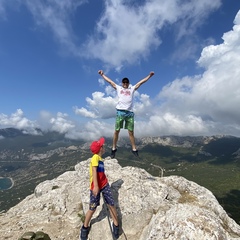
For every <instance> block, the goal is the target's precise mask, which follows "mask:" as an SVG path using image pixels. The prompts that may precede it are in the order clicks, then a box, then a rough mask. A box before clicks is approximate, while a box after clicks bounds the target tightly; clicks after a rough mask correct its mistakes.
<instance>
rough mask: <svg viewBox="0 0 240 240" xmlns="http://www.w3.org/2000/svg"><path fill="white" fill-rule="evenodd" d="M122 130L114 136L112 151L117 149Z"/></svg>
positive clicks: (116, 131) (117, 131)
mask: <svg viewBox="0 0 240 240" xmlns="http://www.w3.org/2000/svg"><path fill="white" fill-rule="evenodd" d="M119 132H120V130H115V132H114V134H113V144H112V150H115V149H117V142H118V135H119Z"/></svg>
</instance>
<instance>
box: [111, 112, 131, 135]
mask: <svg viewBox="0 0 240 240" xmlns="http://www.w3.org/2000/svg"><path fill="white" fill-rule="evenodd" d="M124 123H125V125H124V128H125V129H128V130H129V131H131V132H133V130H134V113H133V112H130V111H126V110H117V115H116V123H115V130H116V131H119V130H120V129H121V128H123V124H124Z"/></svg>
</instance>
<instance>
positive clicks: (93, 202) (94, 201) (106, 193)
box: [89, 184, 114, 211]
mask: <svg viewBox="0 0 240 240" xmlns="http://www.w3.org/2000/svg"><path fill="white" fill-rule="evenodd" d="M100 193H102V195H103V197H104V200H105V202H106V203H107V204H108V205H110V206H114V199H113V196H112V192H111V188H110V186H109V184H107V185H106V186H105V187H104V188H103V189H101V190H100V192H99V193H98V195H97V196H94V195H93V192H92V190H90V204H89V209H90V210H91V211H95V210H96V208H97V206H99V205H100Z"/></svg>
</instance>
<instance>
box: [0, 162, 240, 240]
mask: <svg viewBox="0 0 240 240" xmlns="http://www.w3.org/2000/svg"><path fill="white" fill-rule="evenodd" d="M89 161H90V159H88V160H86V161H83V162H80V163H79V164H77V165H76V166H75V171H69V172H65V173H64V174H62V175H60V176H59V177H58V178H55V179H53V180H51V181H50V180H49V181H45V182H42V183H41V184H39V185H38V186H37V187H36V189H35V192H34V194H32V195H30V196H28V197H26V198H25V199H24V200H23V201H22V202H20V203H19V204H18V205H16V206H15V207H13V208H11V209H10V210H9V211H8V212H6V213H2V214H1V215H0V223H1V230H0V239H11V240H17V239H18V237H19V236H21V234H22V233H24V232H25V231H35V232H36V231H44V232H46V233H48V235H49V236H50V237H51V239H52V240H74V239H79V230H80V228H81V226H82V219H83V217H84V212H86V211H87V209H88V202H89V190H88V187H89V171H88V169H89ZM105 168H106V175H107V176H108V179H109V183H110V185H111V188H112V191H113V194H114V197H115V200H116V206H117V210H118V215H119V219H120V226H121V236H120V238H119V239H120V240H125V239H128V240H150V239H151V240H160V239H166V240H181V239H182V240H220V239H221V240H237V239H239V240H240V226H239V225H238V224H237V223H236V222H235V221H234V220H233V219H231V218H230V217H229V216H228V215H227V213H226V212H225V211H224V209H223V208H222V207H221V205H220V204H219V203H218V201H217V200H216V198H215V197H214V195H213V194H212V193H211V192H210V191H209V190H207V189H206V188H204V187H201V186H199V185H198V184H196V183H194V182H191V181H188V180H187V179H185V178H183V177H179V176H170V177H162V178H159V177H153V176H151V175H150V174H149V173H147V172H146V171H145V170H143V169H140V168H135V167H121V166H120V165H119V164H118V161H117V160H116V159H109V158H106V159H105ZM101 202H102V203H103V201H102V200H101ZM107 214H108V213H107V211H106V208H105V207H104V206H103V205H102V204H101V206H99V207H98V209H97V211H96V213H95V214H94V216H93V219H92V227H91V231H90V234H89V239H91V240H112V235H111V232H110V228H109V223H108V218H107Z"/></svg>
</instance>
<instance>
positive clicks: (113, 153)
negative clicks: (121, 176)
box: [111, 148, 117, 158]
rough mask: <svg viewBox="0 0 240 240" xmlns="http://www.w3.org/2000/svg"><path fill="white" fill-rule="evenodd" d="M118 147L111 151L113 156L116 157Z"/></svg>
mask: <svg viewBox="0 0 240 240" xmlns="http://www.w3.org/2000/svg"><path fill="white" fill-rule="evenodd" d="M116 151H117V148H116V149H114V150H112V152H111V158H115V154H116Z"/></svg>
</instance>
